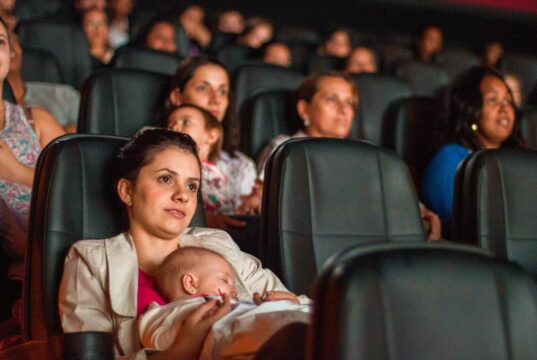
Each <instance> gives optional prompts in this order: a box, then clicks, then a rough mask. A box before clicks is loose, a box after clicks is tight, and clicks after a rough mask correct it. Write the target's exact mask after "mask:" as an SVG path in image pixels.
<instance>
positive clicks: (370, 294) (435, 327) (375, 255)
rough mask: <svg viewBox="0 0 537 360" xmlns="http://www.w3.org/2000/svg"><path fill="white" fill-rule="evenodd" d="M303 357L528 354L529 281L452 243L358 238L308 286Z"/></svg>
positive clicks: (535, 324) (465, 358)
mask: <svg viewBox="0 0 537 360" xmlns="http://www.w3.org/2000/svg"><path fill="white" fill-rule="evenodd" d="M314 300H315V310H314V315H313V325H312V326H313V329H312V334H311V336H310V338H309V344H308V345H309V346H308V353H309V356H307V358H308V359H316V360H321V359H322V360H325V359H326V360H328V359H330V360H333V359H341V360H343V359H352V360H371V359H377V360H379V359H390V360H407V359H413V360H430V359H436V360H448V359H458V360H475V359H496V360H532V359H533V360H534V359H537V342H536V341H535V334H536V333H537V286H536V284H535V282H534V280H533V278H532V277H531V275H529V274H528V273H527V272H525V271H524V270H523V269H521V268H520V267H518V266H516V265H514V264H511V263H507V262H505V261H502V260H499V259H495V258H492V257H490V256H488V255H487V254H486V253H484V252H482V251H480V249H477V248H471V247H465V246H460V245H459V246H457V245H453V244H435V245H433V244H429V245H425V244H423V245H414V244H384V245H381V244H379V245H371V246H358V247H355V248H353V249H351V250H348V251H347V252H345V253H344V254H340V256H338V257H335V258H334V259H333V260H332V261H331V262H330V264H329V265H328V266H326V267H325V269H323V271H322V273H321V275H320V276H319V279H318V282H317V284H316V289H315V296H314Z"/></svg>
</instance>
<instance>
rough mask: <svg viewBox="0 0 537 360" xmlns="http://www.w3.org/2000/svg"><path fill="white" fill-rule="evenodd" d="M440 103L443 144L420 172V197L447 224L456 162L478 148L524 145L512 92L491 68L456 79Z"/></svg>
mask: <svg viewBox="0 0 537 360" xmlns="http://www.w3.org/2000/svg"><path fill="white" fill-rule="evenodd" d="M444 101H445V112H444V114H443V121H444V123H443V126H442V129H441V134H440V135H441V140H442V143H443V144H444V145H443V146H442V147H441V148H440V149H439V150H438V152H437V153H436V155H435V156H434V158H433V159H432V160H431V162H430V164H429V165H428V166H427V169H426V170H425V173H424V177H423V182H422V186H421V192H422V195H423V201H424V202H425V204H426V205H427V206H429V207H430V208H431V210H433V211H434V212H436V213H437V214H438V215H439V216H440V218H441V219H442V220H443V221H448V220H450V218H451V210H452V202H453V185H454V178H455V173H456V170H457V166H458V165H459V163H460V162H461V161H462V160H463V159H464V158H465V157H466V156H468V154H470V153H471V152H473V151H476V150H479V149H496V148H510V147H519V146H523V145H524V142H523V140H522V138H521V135H520V129H519V124H518V121H517V119H516V112H515V105H514V104H513V98H512V95H511V92H510V91H509V88H508V86H507V84H506V83H505V80H504V78H503V76H502V75H501V74H500V73H498V72H496V71H495V70H493V69H492V68H490V67H484V66H476V67H472V68H470V69H468V70H466V71H465V72H463V73H462V74H460V75H459V76H457V78H456V79H455V80H454V82H453V83H452V85H451V86H450V88H449V89H448V92H447V93H446V96H445V98H444Z"/></svg>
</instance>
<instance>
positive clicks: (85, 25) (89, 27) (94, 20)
mask: <svg viewBox="0 0 537 360" xmlns="http://www.w3.org/2000/svg"><path fill="white" fill-rule="evenodd" d="M82 29H83V30H84V33H85V34H86V38H87V39H88V42H89V43H90V46H91V45H93V44H95V45H97V44H106V43H107V42H108V18H107V17H106V14H105V12H104V11H102V10H89V11H87V12H85V13H84V15H83V20H82Z"/></svg>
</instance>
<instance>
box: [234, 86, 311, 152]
mask: <svg viewBox="0 0 537 360" xmlns="http://www.w3.org/2000/svg"><path fill="white" fill-rule="evenodd" d="M295 103H296V101H295V99H294V96H293V91H291V90H281V91H267V92H262V93H259V94H257V95H255V96H254V97H253V98H251V99H250V100H247V101H246V103H245V104H244V111H243V117H242V119H241V145H240V148H241V151H243V152H244V153H245V154H246V155H248V156H250V157H252V158H254V159H255V158H257V157H258V156H259V153H260V152H261V150H263V148H264V147H265V146H266V145H267V144H268V143H269V142H270V140H272V138H273V137H275V136H276V135H279V134H286V135H292V134H294V133H295V132H296V131H298V129H299V128H300V120H299V118H298V114H297V113H296V108H295Z"/></svg>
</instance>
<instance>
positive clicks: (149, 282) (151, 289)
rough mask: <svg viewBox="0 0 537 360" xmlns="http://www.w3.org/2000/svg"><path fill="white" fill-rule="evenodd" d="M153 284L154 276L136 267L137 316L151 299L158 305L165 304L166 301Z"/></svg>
mask: <svg viewBox="0 0 537 360" xmlns="http://www.w3.org/2000/svg"><path fill="white" fill-rule="evenodd" d="M155 286H156V284H155V278H154V277H152V276H150V275H148V274H146V273H145V272H143V271H142V270H140V269H138V296H137V300H138V301H137V302H136V315H137V316H140V315H141V314H143V313H144V312H145V311H146V310H147V307H148V306H149V304H151V303H152V302H153V301H156V302H157V303H158V304H159V305H164V304H166V301H165V300H164V299H163V298H162V296H161V295H160V294H159V292H158V291H157V289H156V288H155Z"/></svg>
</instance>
